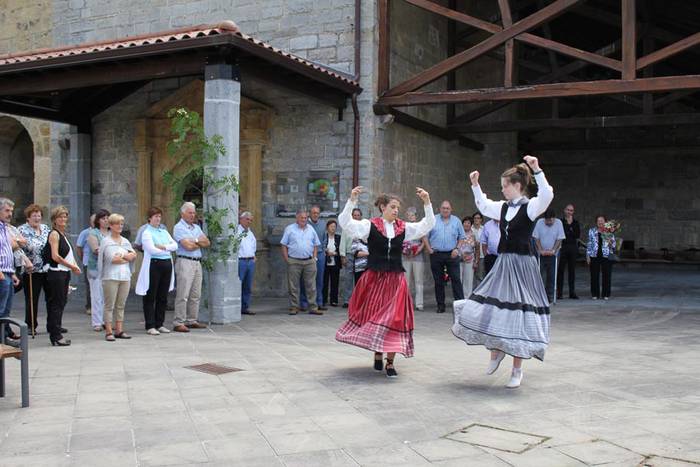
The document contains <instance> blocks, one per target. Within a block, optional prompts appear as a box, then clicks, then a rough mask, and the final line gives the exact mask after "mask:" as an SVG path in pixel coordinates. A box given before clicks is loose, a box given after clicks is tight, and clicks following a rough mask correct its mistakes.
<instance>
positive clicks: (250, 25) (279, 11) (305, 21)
mask: <svg viewBox="0 0 700 467" xmlns="http://www.w3.org/2000/svg"><path fill="white" fill-rule="evenodd" d="M368 3H369V2H368ZM354 4H355V2H354V0H323V1H319V0H265V1H264V2H261V1H257V0H178V1H173V0H150V1H147V2H144V1H142V0H54V1H53V9H54V30H53V33H54V45H67V44H77V43H81V42H86V41H96V40H104V39H110V38H115V37H124V36H129V35H135V34H147V33H154V32H158V31H163V30H166V29H173V28H178V27H183V26H192V25H197V24H215V23H218V22H220V21H224V20H233V21H234V22H235V23H236V24H237V25H238V26H239V27H240V28H241V30H242V31H243V32H245V33H246V34H250V35H252V36H254V37H256V38H257V39H261V40H264V41H267V42H270V43H271V44H272V45H274V46H275V47H278V48H280V49H284V50H287V51H290V52H293V53H296V54H298V55H300V56H302V57H305V58H308V59H310V60H314V61H318V62H321V63H325V64H332V65H334V66H335V67H336V68H338V69H341V70H344V71H347V72H352V69H353V68H352V66H353V65H352V61H353V53H354V52H353V31H354V24H353V18H354Z"/></svg>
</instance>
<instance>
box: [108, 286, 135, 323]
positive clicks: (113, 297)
mask: <svg viewBox="0 0 700 467" xmlns="http://www.w3.org/2000/svg"><path fill="white" fill-rule="evenodd" d="M130 287H131V281H113V280H103V281H102V293H103V296H104V314H103V319H104V323H105V324H110V325H111V324H112V315H114V319H115V320H116V321H124V305H126V298H127V297H128V296H129V288H130Z"/></svg>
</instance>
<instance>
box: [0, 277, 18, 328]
mask: <svg viewBox="0 0 700 467" xmlns="http://www.w3.org/2000/svg"><path fill="white" fill-rule="evenodd" d="M11 274H12V273H9V272H6V273H5V280H3V281H0V318H7V317H9V316H10V310H11V309H12V297H13V296H14V295H15V287H14V286H13V285H12V276H11ZM11 334H13V332H12V329H11V328H10V325H9V324H5V336H9V335H11Z"/></svg>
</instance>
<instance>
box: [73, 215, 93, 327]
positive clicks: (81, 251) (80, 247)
mask: <svg viewBox="0 0 700 467" xmlns="http://www.w3.org/2000/svg"><path fill="white" fill-rule="evenodd" d="M94 224H95V214H94V213H93V214H90V223H89V224H88V227H87V228H86V229H83V230H82V232H80V235H78V240H76V242H75V249H76V250H77V252H78V259H79V260H82V262H83V270H84V271H87V265H88V258H89V257H90V255H88V254H85V253H86V248H85V247H86V246H87V239H88V235H89V234H90V230H92V226H93V225H94ZM83 278H84V279H85V298H86V301H85V313H87V314H88V315H90V314H92V301H91V300H92V297H91V296H90V283H89V282H88V275H87V274H83Z"/></svg>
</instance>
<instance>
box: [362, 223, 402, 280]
mask: <svg viewBox="0 0 700 467" xmlns="http://www.w3.org/2000/svg"><path fill="white" fill-rule="evenodd" d="M394 228H396V226H394ZM404 238H406V231H405V230H404V231H403V232H401V234H400V235H397V236H396V237H394V238H392V239H391V240H389V239H388V238H386V237H385V236H384V235H382V233H381V232H380V231H379V229H377V227H376V226H375V225H374V223H371V224H370V228H369V236H368V237H367V249H368V250H369V256H368V257H367V269H372V270H373V271H398V272H403V265H402V263H401V253H402V250H403V240H404Z"/></svg>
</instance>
